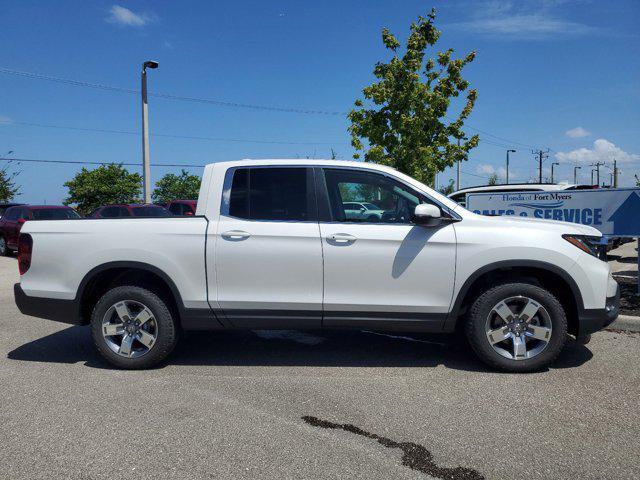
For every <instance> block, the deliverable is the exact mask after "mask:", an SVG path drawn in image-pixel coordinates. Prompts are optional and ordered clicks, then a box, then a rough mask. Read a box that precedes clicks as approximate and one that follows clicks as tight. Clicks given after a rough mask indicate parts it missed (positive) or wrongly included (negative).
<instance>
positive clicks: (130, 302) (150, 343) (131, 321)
mask: <svg viewBox="0 0 640 480" xmlns="http://www.w3.org/2000/svg"><path fill="white" fill-rule="evenodd" d="M91 335H92V337H93V341H94V343H95V345H96V347H97V349H98V351H99V352H100V354H101V355H102V356H103V357H104V358H105V359H106V360H107V361H108V362H109V363H111V364H112V365H114V366H116V367H119V368H125V369H143V368H150V367H153V366H155V365H157V364H158V363H160V362H161V361H162V360H164V359H165V358H166V357H167V356H168V355H169V354H170V353H171V351H172V350H173V348H174V347H175V345H176V343H177V339H178V331H177V328H176V324H175V322H174V319H173V317H172V315H171V311H170V310H169V308H167V305H166V303H165V302H164V301H163V300H162V299H161V298H160V297H158V296H157V295H156V294H155V293H153V292H151V291H150V290H147V289H145V288H141V287H137V286H130V285H127V286H121V287H116V288H113V289H111V290H109V291H108V292H107V293H105V294H104V295H103V296H102V298H100V300H99V301H98V303H97V304H96V306H95V307H94V309H93V313H92V314H91Z"/></svg>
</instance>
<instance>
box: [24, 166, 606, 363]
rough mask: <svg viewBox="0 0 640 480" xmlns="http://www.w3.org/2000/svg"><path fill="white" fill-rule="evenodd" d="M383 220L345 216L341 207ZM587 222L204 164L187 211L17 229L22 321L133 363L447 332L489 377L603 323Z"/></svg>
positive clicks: (421, 188)
mask: <svg viewBox="0 0 640 480" xmlns="http://www.w3.org/2000/svg"><path fill="white" fill-rule="evenodd" d="M349 202H367V203H371V204H373V205H376V206H377V207H378V208H380V210H381V211H383V213H382V214H381V215H380V216H379V217H378V216H376V218H373V217H371V218H362V219H349V218H347V216H346V215H345V211H344V208H345V207H344V205H345V203H349ZM599 236H600V233H599V232H598V231H597V230H595V229H593V228H591V227H587V226H582V225H577V224H573V223H561V222H554V221H545V220H528V219H519V218H510V217H484V216H480V215H476V214H474V213H471V212H469V211H467V210H465V209H464V208H462V207H461V206H459V205H457V204H456V203H455V202H453V201H451V200H449V199H448V198H446V197H444V196H442V195H440V194H439V193H437V192H435V191H433V190H432V189H430V188H428V187H427V186H425V185H423V184H421V183H420V182H417V181H416V180H414V179H412V178H410V177H408V176H406V175H403V174H401V173H399V172H397V171H395V170H393V169H391V168H387V167H384V166H380V165H376V164H371V163H362V162H346V161H337V160H336V161H334V160H242V161H233V162H220V163H215V164H211V165H208V166H207V167H206V169H205V171H204V175H203V178H202V186H201V189H200V197H199V200H198V206H197V211H196V216H194V217H182V218H177V217H176V218H149V219H142V218H140V219H99V220H97V219H80V220H67V221H29V222H27V223H26V224H25V225H24V227H23V228H22V234H21V236H20V239H19V254H18V261H19V269H20V273H21V277H20V283H18V284H16V285H15V298H16V303H17V305H18V307H19V309H20V311H22V312H23V313H25V314H27V315H32V316H36V317H41V318H47V319H51V320H56V321H60V322H65V323H71V324H79V325H90V327H91V331H92V335H93V339H94V341H95V344H96V347H97V348H98V350H99V351H100V353H101V354H102V355H103V356H104V357H105V358H106V359H107V360H108V361H109V362H111V363H112V364H113V365H116V366H118V367H122V368H146V367H150V366H152V365H155V364H157V363H158V362H160V361H162V360H163V359H164V358H165V357H167V355H169V353H170V352H171V351H172V350H173V348H174V346H175V344H176V342H177V340H178V337H179V333H180V332H181V331H182V330H220V329H283V328H284V329H320V328H325V329H338V328H351V329H361V328H366V329H375V330H392V331H410V332H450V333H453V332H464V333H465V334H466V336H467V338H468V340H469V344H470V345H471V347H472V348H473V350H474V351H475V352H476V354H477V355H478V357H479V358H480V359H481V360H483V361H484V362H486V363H487V364H489V365H490V366H492V367H495V368H498V369H502V370H507V371H514V372H525V371H532V370H538V369H541V368H544V367H546V366H548V365H549V364H550V363H551V362H553V360H554V359H555V358H556V357H557V356H558V354H559V353H560V351H561V349H562V348H563V345H564V344H565V341H566V339H567V335H568V334H571V335H574V336H575V337H576V338H577V339H578V340H580V341H583V342H586V341H587V340H588V338H589V335H590V334H591V333H592V332H595V331H598V330H600V329H602V328H604V327H606V326H607V325H609V324H610V323H611V322H612V321H613V320H614V319H615V318H616V316H617V314H618V304H619V289H618V285H617V284H616V282H615V281H614V280H613V278H612V276H611V273H610V269H609V266H608V265H607V264H606V263H604V262H602V261H600V260H599V259H598V258H596V256H595V252H594V251H593V248H592V246H591V242H593V241H594V240H597V238H598V237H599Z"/></svg>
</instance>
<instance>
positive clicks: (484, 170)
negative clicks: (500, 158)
mask: <svg viewBox="0 0 640 480" xmlns="http://www.w3.org/2000/svg"><path fill="white" fill-rule="evenodd" d="M476 173H477V174H478V175H486V176H489V175H493V174H494V173H495V174H497V175H498V178H506V176H507V170H506V169H505V168H504V167H498V168H496V167H494V166H493V165H490V164H488V163H481V164H479V165H477V166H476ZM516 177H517V175H516V174H515V172H513V171H512V170H511V169H509V179H512V178H516Z"/></svg>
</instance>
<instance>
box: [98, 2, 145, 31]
mask: <svg viewBox="0 0 640 480" xmlns="http://www.w3.org/2000/svg"><path fill="white" fill-rule="evenodd" d="M155 19H156V17H155V16H154V15H149V14H147V13H134V12H132V11H131V10H129V9H128V8H125V7H121V6H120V5H113V6H112V7H111V9H110V10H109V16H108V17H107V19H106V20H107V22H109V23H115V24H116V25H120V26H124V27H144V26H145V25H148V24H149V23H151V22H153V21H155Z"/></svg>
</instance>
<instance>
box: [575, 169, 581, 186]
mask: <svg viewBox="0 0 640 480" xmlns="http://www.w3.org/2000/svg"><path fill="white" fill-rule="evenodd" d="M581 168H582V167H573V183H574V184H575V185H577V184H578V170H580V169H581Z"/></svg>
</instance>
